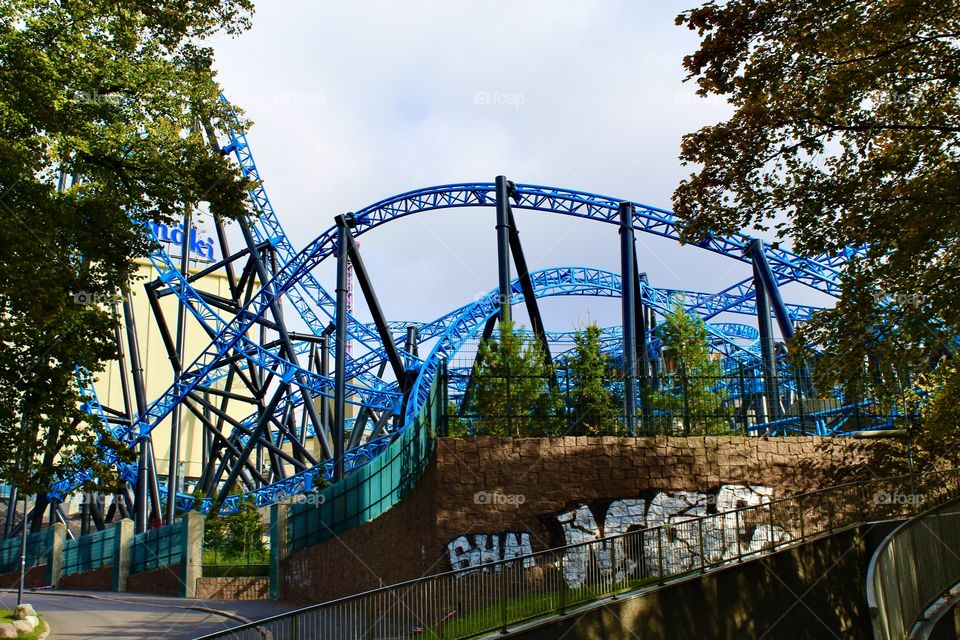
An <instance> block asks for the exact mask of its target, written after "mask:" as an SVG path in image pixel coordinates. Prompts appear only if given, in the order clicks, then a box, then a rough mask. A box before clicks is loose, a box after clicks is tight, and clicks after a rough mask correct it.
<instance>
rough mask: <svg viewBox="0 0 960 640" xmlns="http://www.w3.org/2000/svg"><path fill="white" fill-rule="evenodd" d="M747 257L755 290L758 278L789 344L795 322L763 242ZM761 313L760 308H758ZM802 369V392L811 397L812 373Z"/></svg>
mask: <svg viewBox="0 0 960 640" xmlns="http://www.w3.org/2000/svg"><path fill="white" fill-rule="evenodd" d="M747 255H748V256H749V257H750V260H751V261H752V262H753V266H754V288H755V289H757V288H758V286H759V285H758V284H757V282H756V280H757V277H759V278H760V281H761V282H762V283H763V289H764V290H765V291H766V293H767V299H768V301H769V305H770V306H771V307H772V308H773V313H774V315H775V316H776V318H777V326H779V327H780V334H781V335H782V336H783V340H784V342H789V341H790V339H791V338H793V335H794V333H796V331H795V330H794V327H793V320H792V319H791V318H790V313H789V312H788V311H787V305H786V304H785V303H784V302H783V296H781V295H780V287H779V286H778V285H777V278H776V276H774V275H773V270H772V269H771V268H770V263H769V262H767V256H766V255H765V254H764V253H763V241H762V240H759V239H753V240H751V241H750V244H749V245H747ZM758 312H759V307H758ZM799 369H800V372H799V373H800V380H799V382H800V390H801V391H802V393H803V394H804V396H806V397H809V396H810V395H811V392H812V389H811V384H810V371H809V368H808V367H807V364H806V363H803V364H801V365H800V367H799Z"/></svg>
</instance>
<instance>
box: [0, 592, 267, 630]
mask: <svg viewBox="0 0 960 640" xmlns="http://www.w3.org/2000/svg"><path fill="white" fill-rule="evenodd" d="M0 592H6V593H16V592H17V590H16V589H0ZM30 593H31V594H36V595H43V596H59V597H61V598H89V599H91V600H107V601H114V602H130V601H129V600H124V599H123V598H110V597H104V596H100V595H97V594H94V593H62V592H60V593H58V592H57V591H54V590H53V589H41V590H31V591H30ZM107 593H109V592H107ZM144 595H149V594H144ZM143 604H144V605H145V606H149V607H158V608H163V609H184V610H186V611H199V612H201V613H210V614H213V615H217V616H220V617H221V618H227V619H228V620H235V621H237V622H239V623H241V624H247V623H249V622H252V620H248V619H247V618H244V617H243V616H241V615H239V614H236V613H230V612H229V611H222V610H220V609H213V608H212V607H204V606H202V605H189V604H160V603H157V602H145V603H143ZM47 628H48V629H49V625H47ZM44 637H45V636H44ZM41 640H42V639H41Z"/></svg>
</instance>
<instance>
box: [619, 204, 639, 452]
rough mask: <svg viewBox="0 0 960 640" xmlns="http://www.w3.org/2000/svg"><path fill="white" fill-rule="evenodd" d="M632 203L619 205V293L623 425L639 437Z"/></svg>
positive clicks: (630, 432) (629, 432)
mask: <svg viewBox="0 0 960 640" xmlns="http://www.w3.org/2000/svg"><path fill="white" fill-rule="evenodd" d="M634 252H635V246H634V239H633V204H632V203H630V202H621V203H620V290H621V291H620V294H621V302H622V315H623V425H624V427H625V428H626V431H627V433H628V434H630V435H631V436H633V435H636V434H637V341H636V335H635V332H636V318H635V317H634V316H635V313H636V303H635V299H634V298H635V291H636V289H635V286H636V281H635V279H636V272H635V270H634Z"/></svg>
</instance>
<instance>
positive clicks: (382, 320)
mask: <svg viewBox="0 0 960 640" xmlns="http://www.w3.org/2000/svg"><path fill="white" fill-rule="evenodd" d="M336 223H337V226H338V227H339V229H340V231H341V232H343V234H344V240H345V242H346V244H345V246H346V249H347V251H346V254H347V258H349V260H350V264H351V265H352V266H353V272H354V274H355V275H356V276H357V284H359V285H360V291H361V292H362V293H363V298H364V300H366V302H367V308H368V309H369V310H370V315H371V316H373V324H374V326H376V328H377V333H378V334H379V336H380V342H381V343H382V344H383V350H384V351H385V352H386V354H387V361H388V362H389V363H390V367H391V368H392V369H393V375H394V376H395V377H396V379H397V386H398V387H399V388H400V391H401V392H402V393H403V404H404V405H406V400H407V392H408V391H409V390H410V384H411V382H413V378H412V376H411V375H409V374H408V372H407V370H406V368H405V367H404V365H403V358H402V357H401V356H400V350H399V349H397V343H396V342H395V341H394V338H393V333H392V332H391V331H390V326H389V325H388V324H387V317H386V316H385V315H384V313H383V309H381V308H380V301H379V300H378V299H377V294H376V292H375V291H374V290H373V282H372V281H371V280H370V275H369V274H368V273H367V268H366V266H364V263H363V258H362V257H360V251H359V249H358V248H357V243H356V242H355V241H354V239H353V235H351V233H350V231H349V230H350V229H352V228H353V227H354V226H355V225H356V221H355V219H354V217H353V214H352V213H348V214H347V215H345V216H337V217H336ZM338 250H339V247H338ZM338 275H339V274H338ZM344 284H346V281H344ZM337 328H338V329H339V326H338V327H337ZM403 413H404V412H403V407H401V411H400V417H401V419H402V418H403Z"/></svg>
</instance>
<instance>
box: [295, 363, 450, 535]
mask: <svg viewBox="0 0 960 640" xmlns="http://www.w3.org/2000/svg"><path fill="white" fill-rule="evenodd" d="M442 405H443V381H442V379H441V376H435V377H434V380H433V384H432V385H431V387H430V394H429V396H428V398H427V401H426V402H425V403H424V405H423V407H422V408H421V410H420V413H419V414H418V415H417V418H416V420H415V422H414V424H412V425H409V426H408V427H407V428H406V429H405V430H404V432H403V433H402V434H401V435H400V436H399V437H398V438H397V439H396V440H395V441H394V442H392V443H391V444H390V446H389V447H387V448H386V449H385V450H384V451H383V452H382V453H381V454H380V455H378V456H377V457H376V458H375V459H374V460H373V461H371V462H370V463H368V464H366V465H365V466H363V467H361V468H359V469H357V470H356V471H354V472H353V473H352V474H350V475H349V476H347V477H346V478H344V479H343V480H342V481H341V482H338V483H337V484H334V485H331V486H329V487H325V488H324V489H322V490H320V491H318V492H317V494H316V496H311V499H309V500H307V499H303V500H300V501H299V502H296V503H294V504H292V505H290V511H289V515H288V519H287V553H292V552H294V551H298V550H300V549H304V548H306V547H309V546H311V545H314V544H317V543H318V542H323V541H324V540H328V539H330V538H332V537H333V536H335V535H340V534H341V533H343V532H344V531H347V530H349V529H352V528H353V527H356V526H358V525H361V524H363V523H365V522H369V521H371V520H373V519H374V518H376V517H377V516H379V515H380V514H382V513H383V512H384V511H386V510H387V509H389V508H390V507H392V506H394V505H395V504H397V503H398V502H399V501H400V499H401V498H403V497H404V496H405V495H407V494H408V493H409V492H410V491H411V490H412V489H413V487H414V486H415V485H416V483H417V481H418V480H419V478H420V475H421V474H422V473H423V471H424V469H426V467H427V465H428V464H429V463H430V459H431V457H432V454H433V446H434V440H433V438H434V432H435V430H436V428H437V426H438V425H439V424H440V419H441V416H442V415H443V406H442Z"/></svg>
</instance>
